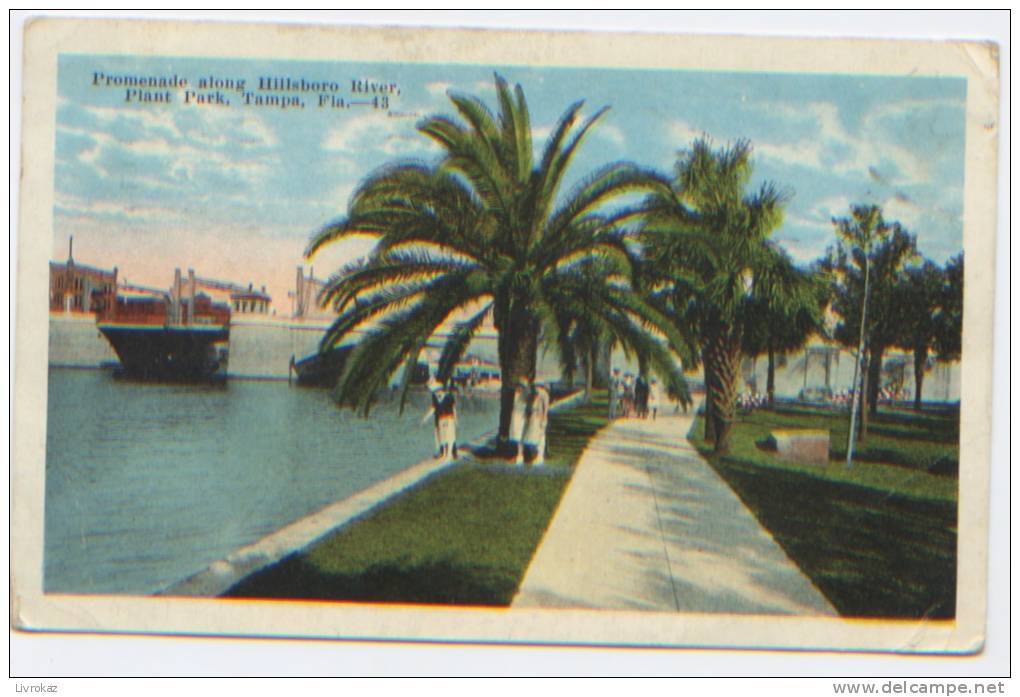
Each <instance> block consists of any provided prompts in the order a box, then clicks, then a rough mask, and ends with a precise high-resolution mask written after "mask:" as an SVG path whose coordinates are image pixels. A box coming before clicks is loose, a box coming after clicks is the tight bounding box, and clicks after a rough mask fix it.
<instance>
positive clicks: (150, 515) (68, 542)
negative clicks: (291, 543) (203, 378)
mask: <svg viewBox="0 0 1020 697" xmlns="http://www.w3.org/2000/svg"><path fill="white" fill-rule="evenodd" d="M426 408H427V395H425V394H423V393H418V394H415V395H414V396H413V397H412V401H411V402H410V403H409V405H408V407H407V408H406V410H405V412H404V415H403V416H398V414H397V409H396V407H395V405H392V404H382V405H380V406H379V407H377V408H376V409H375V410H374V411H373V412H372V415H371V418H370V419H364V418H361V417H358V416H355V415H353V414H352V413H351V412H350V411H340V410H338V409H337V408H336V407H335V406H334V405H333V403H332V401H331V399H330V396H329V393H328V392H327V391H324V390H310V389H302V388H297V387H288V386H287V384H286V383H280V382H249V381H230V382H228V383H227V384H226V386H195V385H154V384H141V383H137V382H129V381H124V380H119V379H114V377H113V376H112V375H111V374H110V373H109V372H107V371H100V370H68V369H58V368H54V369H51V370H50V373H49V407H48V422H47V438H46V523H45V554H44V563H45V572H44V582H43V586H44V590H45V591H46V592H60V593H65V592H66V593H115V594H146V593H152V592H154V591H157V590H160V589H162V588H165V587H166V586H168V585H170V584H171V583H174V582H175V581H178V580H181V579H183V578H186V577H188V576H190V575H191V574H193V573H195V572H197V571H200V570H202V569H204V568H205V567H206V566H208V565H209V564H210V563H211V562H213V561H216V560H217V559H222V558H223V557H225V556H226V555H227V554H229V553H230V552H232V551H233V550H235V549H237V548H239V547H242V546H244V545H247V544H250V543H252V542H254V541H256V540H258V539H260V538H261V537H263V536H265V535H267V534H269V533H272V532H274V531H276V530H278V529H280V528H281V527H283V526H285V525H287V524H289V523H291V522H293V521H295V520H298V519H300V518H302V517H304V516H306V515H308V514H309V513H312V512H314V511H316V510H319V509H320V508H322V507H324V506H326V505H328V504H330V503H333V502H334V501H337V500H340V499H343V498H346V497H348V496H350V495H352V494H354V493H356V492H358V491H360V490H362V489H365V488H367V487H369V486H371V485H372V484H374V483H376V482H378V481H381V480H383V479H385V478H387V477H389V476H391V475H393V474H395V473H397V472H399V471H401V470H404V469H407V468H408V467H410V466H412V465H414V464H415V463H417V462H420V461H422V460H423V459H425V458H428V457H431V455H432V454H433V450H434V441H433V436H432V426H431V420H429V421H428V422H427V423H425V424H422V423H421V418H422V416H423V415H424V413H425V410H426ZM497 409H498V404H497V400H495V399H492V398H489V397H474V398H472V397H463V398H462V399H461V402H460V405H459V409H458V412H459V416H460V427H459V428H458V434H457V435H458V440H459V441H461V442H464V441H467V440H470V439H473V438H475V437H477V436H479V435H482V434H483V433H486V432H488V431H491V430H493V429H494V428H495V426H496V423H497Z"/></svg>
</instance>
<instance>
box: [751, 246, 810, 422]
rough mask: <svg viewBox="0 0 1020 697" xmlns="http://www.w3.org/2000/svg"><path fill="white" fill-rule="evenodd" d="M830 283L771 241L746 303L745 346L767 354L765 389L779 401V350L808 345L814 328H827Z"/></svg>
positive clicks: (771, 399) (770, 399)
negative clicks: (823, 280)
mask: <svg viewBox="0 0 1020 697" xmlns="http://www.w3.org/2000/svg"><path fill="white" fill-rule="evenodd" d="M827 295H828V293H827V288H826V286H825V285H824V283H823V282H822V279H821V277H820V275H819V274H817V273H815V272H813V271H812V270H809V269H801V268H798V267H797V266H796V265H795V264H794V263H793V260H792V259H790V256H789V254H787V253H786V252H785V251H784V250H782V249H780V248H778V247H775V246H773V245H771V244H770V245H769V246H768V248H767V249H766V254H765V255H764V259H763V263H762V264H760V266H759V269H758V271H757V273H756V275H755V278H754V288H753V291H752V293H751V297H750V299H749V301H748V302H746V303H744V307H743V319H742V322H743V325H744V330H743V334H744V336H743V352H744V355H746V356H752V357H753V356H759V355H761V354H763V353H764V354H766V355H767V356H768V373H767V379H766V388H765V390H766V394H767V395H768V406H769V408H770V409H771V408H773V407H774V406H775V396H776V354H777V353H780V354H786V353H789V352H791V351H797V350H799V349H801V348H803V347H804V345H805V344H806V343H807V341H808V339H810V338H811V336H812V335H814V334H824V333H825V331H824V322H823V311H824V308H825V305H826V304H827Z"/></svg>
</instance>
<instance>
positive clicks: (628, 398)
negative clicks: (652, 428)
mask: <svg viewBox="0 0 1020 697" xmlns="http://www.w3.org/2000/svg"><path fill="white" fill-rule="evenodd" d="M621 402H622V409H621V411H622V412H623V418H625V419H629V418H630V416H631V414H633V413H634V376H633V375H632V374H630V373H627V374H626V375H624V376H623V395H622V399H621Z"/></svg>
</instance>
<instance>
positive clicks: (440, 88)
mask: <svg viewBox="0 0 1020 697" xmlns="http://www.w3.org/2000/svg"><path fill="white" fill-rule="evenodd" d="M451 87H453V83H452V82H442V81H438V82H430V83H428V84H427V85H425V89H426V90H428V92H429V94H435V95H439V96H445V95H446V92H447V90H449V89H450V88H451Z"/></svg>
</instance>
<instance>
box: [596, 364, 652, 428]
mask: <svg viewBox="0 0 1020 697" xmlns="http://www.w3.org/2000/svg"><path fill="white" fill-rule="evenodd" d="M661 402H662V389H661V388H660V386H659V381H658V380H657V379H656V378H652V379H651V380H647V379H646V378H645V377H644V376H642V375H637V376H635V375H634V374H633V373H624V374H623V375H621V374H620V369H619V368H613V374H612V377H611V378H610V380H609V418H610V419H620V418H623V419H627V418H631V417H637V418H639V419H647V418H648V417H649V415H650V416H651V417H652V419H653V420H654V419H655V418H656V417H657V416H658V414H659V405H660V404H661Z"/></svg>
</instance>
